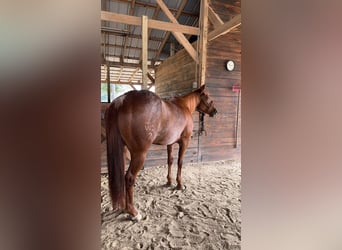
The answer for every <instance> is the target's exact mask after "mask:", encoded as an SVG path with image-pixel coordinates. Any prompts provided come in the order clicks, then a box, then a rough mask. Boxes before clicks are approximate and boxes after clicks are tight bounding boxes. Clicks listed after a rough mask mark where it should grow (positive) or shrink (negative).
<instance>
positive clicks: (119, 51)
mask: <svg viewBox="0 0 342 250" xmlns="http://www.w3.org/2000/svg"><path fill="white" fill-rule="evenodd" d="M228 61H232V62H233V64H234V67H233V69H231V68H229V69H228V68H227V62H228ZM203 84H205V85H206V87H207V88H208V90H209V93H210V95H211V97H212V99H213V100H214V103H215V105H216V107H217V109H218V115H217V116H216V117H215V118H209V117H208V116H204V117H201V116H200V115H199V113H198V112H195V113H194V114H193V119H194V124H195V126H194V130H193V136H192V139H191V142H190V145H189V148H188V150H187V152H186V154H185V158H184V162H185V163H196V162H197V163H199V162H207V161H217V160H229V159H239V157H240V148H241V147H240V126H241V119H240V113H241V112H240V110H241V109H240V103H241V100H240V90H241V1H240V0H228V1H227V0H210V1H209V0H202V1H197V0H137V1H136V0H102V1H101V107H102V108H101V110H102V116H101V117H102V119H103V112H104V110H105V108H106V107H107V106H108V103H110V102H111V101H112V100H113V99H114V98H116V97H117V96H119V95H121V94H122V93H124V92H126V91H129V90H133V89H137V90H140V89H149V90H151V91H153V92H155V93H157V94H158V95H160V96H161V97H162V98H169V97H173V96H178V95H183V94H186V93H189V92H191V91H192V90H194V89H196V88H198V87H200V86H201V85H203ZM101 142H102V158H101V172H106V151H105V150H106V149H105V148H106V147H105V144H106V141H105V129H104V127H103V126H102V131H101ZM175 149H176V150H175V152H177V148H175ZM166 158H167V153H166V146H158V145H153V146H152V147H151V149H150V151H149V153H148V155H147V159H146V161H145V166H147V167H149V166H156V165H163V164H166Z"/></svg>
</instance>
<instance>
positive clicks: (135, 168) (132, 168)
mask: <svg viewBox="0 0 342 250" xmlns="http://www.w3.org/2000/svg"><path fill="white" fill-rule="evenodd" d="M145 158H146V152H144V153H134V154H131V162H130V164H129V168H128V170H127V172H126V177H125V178H126V179H125V180H126V210H127V212H128V213H129V214H130V215H131V216H132V220H138V221H139V220H140V219H141V215H140V214H139V212H138V211H137V210H136V209H135V207H134V203H133V194H134V183H135V179H136V177H137V174H138V172H139V170H140V169H141V168H142V166H143V165H144V162H145Z"/></svg>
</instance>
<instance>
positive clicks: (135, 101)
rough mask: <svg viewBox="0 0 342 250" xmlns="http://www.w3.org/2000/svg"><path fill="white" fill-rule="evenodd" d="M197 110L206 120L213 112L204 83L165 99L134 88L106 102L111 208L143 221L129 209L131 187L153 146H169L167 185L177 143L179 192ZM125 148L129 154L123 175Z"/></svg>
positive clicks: (131, 196)
mask: <svg viewBox="0 0 342 250" xmlns="http://www.w3.org/2000/svg"><path fill="white" fill-rule="evenodd" d="M195 110H197V111H199V112H203V113H207V114H209V115H210V116H214V115H215V114H216V113H217V111H216V108H215V107H214V104H213V102H212V101H211V100H210V98H209V95H208V92H207V91H206V89H205V86H204V85H203V86H202V87H201V88H199V89H197V90H195V91H194V92H192V93H190V94H187V95H185V96H183V97H175V98H172V99H171V100H168V101H166V100H162V99H160V97H158V96H157V95H156V94H154V93H153V92H150V91H147V90H141V91H136V90H133V91H130V92H127V93H126V94H123V95H121V96H119V97H118V98H116V99H115V100H114V101H113V102H112V103H111V104H110V106H109V107H108V109H107V110H106V113H105V123H106V136H107V161H108V179H109V189H110V194H111V198H112V203H113V208H114V210H115V209H124V210H126V212H128V213H129V214H130V215H131V217H132V220H138V221H139V220H140V219H141V215H140V214H139V212H138V211H137V210H136V209H135V208H134V205H133V185H134V183H135V179H136V176H137V174H138V172H139V170H140V169H141V168H142V166H143V165H144V161H145V158H146V154H147V151H148V149H149V148H150V146H151V144H158V145H167V154H168V161H167V163H168V175H167V185H171V165H172V162H173V157H172V146H173V144H174V143H178V144H179V152H178V171H177V184H178V185H177V188H178V189H182V180H181V170H182V163H183V156H184V152H185V150H186V149H187V147H188V145H189V141H190V137H191V133H192V129H193V120H192V113H193V112H194V111H195ZM125 148H127V149H128V150H129V152H130V154H131V162H130V164H129V168H128V170H127V172H126V174H125V157H124V152H125V150H126V149H125Z"/></svg>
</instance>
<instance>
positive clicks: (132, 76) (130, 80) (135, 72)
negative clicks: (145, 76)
mask: <svg viewBox="0 0 342 250" xmlns="http://www.w3.org/2000/svg"><path fill="white" fill-rule="evenodd" d="M139 69H140V68H136V69H135V71H134V72H133V74H132V75H131V77H130V78H129V79H128V82H132V80H133V78H134V76H135V75H136V74H137V73H138V71H139Z"/></svg>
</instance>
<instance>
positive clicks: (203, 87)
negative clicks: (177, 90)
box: [199, 84, 205, 93]
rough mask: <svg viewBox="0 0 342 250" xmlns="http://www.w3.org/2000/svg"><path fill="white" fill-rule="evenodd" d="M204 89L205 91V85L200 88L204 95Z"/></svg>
mask: <svg viewBox="0 0 342 250" xmlns="http://www.w3.org/2000/svg"><path fill="white" fill-rule="evenodd" d="M204 89H205V84H203V85H202V86H201V87H200V88H199V91H200V93H202V92H203V91H204Z"/></svg>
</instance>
